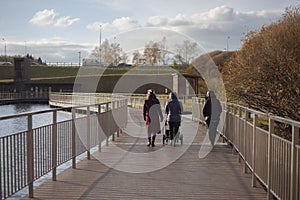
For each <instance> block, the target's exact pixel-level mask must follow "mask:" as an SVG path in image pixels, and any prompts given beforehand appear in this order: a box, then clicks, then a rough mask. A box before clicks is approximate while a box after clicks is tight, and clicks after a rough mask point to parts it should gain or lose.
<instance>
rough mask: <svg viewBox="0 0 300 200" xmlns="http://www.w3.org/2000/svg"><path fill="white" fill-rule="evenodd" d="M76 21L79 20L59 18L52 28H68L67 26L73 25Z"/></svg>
mask: <svg viewBox="0 0 300 200" xmlns="http://www.w3.org/2000/svg"><path fill="white" fill-rule="evenodd" d="M77 21H79V18H73V19H71V18H70V17H69V16H66V17H61V18H59V19H57V21H56V22H55V24H54V26H58V27H68V26H71V25H72V24H74V23H75V22H77Z"/></svg>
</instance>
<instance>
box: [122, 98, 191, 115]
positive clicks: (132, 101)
mask: <svg viewBox="0 0 300 200" xmlns="http://www.w3.org/2000/svg"><path fill="white" fill-rule="evenodd" d="M127 96H128V105H129V106H131V107H134V108H142V107H143V105H144V101H145V98H146V95H145V94H134V95H127ZM157 98H158V99H159V101H160V105H161V106H162V107H163V108H164V107H165V105H166V104H167V102H168V101H169V100H170V99H169V95H157ZM178 100H179V101H180V102H181V103H182V105H183V112H192V96H182V97H179V99H178Z"/></svg>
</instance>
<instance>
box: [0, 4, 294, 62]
mask: <svg viewBox="0 0 300 200" xmlns="http://www.w3.org/2000/svg"><path fill="white" fill-rule="evenodd" d="M0 2H1V6H0V38H1V41H0V55H4V54H5V49H6V54H7V55H26V54H30V55H33V56H34V57H36V58H38V57H40V58H41V59H42V60H43V61H46V62H74V63H76V62H77V63H78V60H79V54H80V56H81V57H80V58H88V57H90V54H91V51H92V50H93V49H94V48H95V47H96V46H99V43H100V32H101V41H104V40H105V39H109V40H110V41H112V39H113V40H114V41H115V42H118V43H120V44H121V47H122V48H123V50H124V51H125V52H130V51H132V50H133V49H137V48H143V46H144V44H145V43H147V42H149V41H151V40H160V39H159V38H162V37H166V39H167V40H168V39H169V37H170V38H171V35H181V36H182V38H185V39H186V38H189V39H191V40H194V41H196V42H197V43H198V44H199V46H201V48H202V49H203V50H204V51H205V52H210V51H214V50H227V48H228V50H236V49H240V48H241V47H242V42H241V39H243V38H244V37H245V33H247V32H248V31H252V30H254V31H259V30H260V28H261V27H262V26H267V25H270V24H272V23H275V22H277V21H278V20H279V19H280V18H281V17H282V14H283V13H284V12H285V9H286V8H287V7H290V6H300V0H151V1H149V0H148V1H145V0H63V1H62V0H26V1H20V0H0ZM100 25H101V28H100ZM152 30H155V33H154V32H152ZM158 33H160V34H159V37H156V38H153V37H152V36H153V35H156V34H158ZM139 38H142V39H143V41H140V42H138V41H139ZM174 41H175V40H172V39H169V40H168V44H170V45H171V43H174ZM5 47H6V48H5ZM174 51H175V50H174ZM79 52H80V53H79Z"/></svg>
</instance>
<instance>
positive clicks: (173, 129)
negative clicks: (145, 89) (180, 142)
mask: <svg viewBox="0 0 300 200" xmlns="http://www.w3.org/2000/svg"><path fill="white" fill-rule="evenodd" d="M169 98H170V100H169V101H168V103H167V104H166V108H165V111H166V114H167V122H168V124H169V134H170V135H169V137H170V143H171V145H172V141H173V139H174V138H175V137H176V135H177V133H178V130H179V126H180V123H181V113H182V110H183V108H182V104H181V102H179V101H178V98H177V95H176V93H175V92H171V93H170V96H169ZM174 142H175V141H174Z"/></svg>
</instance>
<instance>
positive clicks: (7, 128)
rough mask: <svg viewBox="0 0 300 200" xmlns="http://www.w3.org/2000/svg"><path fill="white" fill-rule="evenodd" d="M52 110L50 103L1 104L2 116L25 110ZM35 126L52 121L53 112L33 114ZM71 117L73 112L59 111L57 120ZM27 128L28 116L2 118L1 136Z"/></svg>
mask: <svg viewBox="0 0 300 200" xmlns="http://www.w3.org/2000/svg"><path fill="white" fill-rule="evenodd" d="M41 110H51V108H50V106H49V105H48V104H9V105H0V116H7V115H14V114H20V113H25V112H33V111H41ZM32 119H33V122H32V123H33V128H37V127H40V126H45V125H48V124H51V123H52V113H51V112H49V113H43V114H39V115H33V118H32ZM68 119H71V113H68V112H62V111H59V112H58V113H57V121H65V120H68ZM26 130H27V117H19V118H14V119H7V120H0V137H1V136H5V135H10V134H13V133H18V132H22V131H26Z"/></svg>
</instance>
